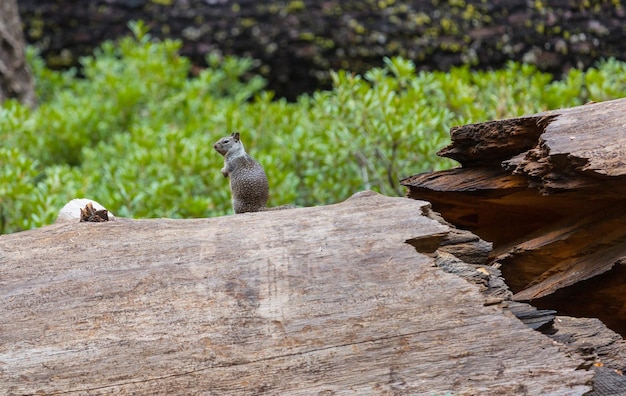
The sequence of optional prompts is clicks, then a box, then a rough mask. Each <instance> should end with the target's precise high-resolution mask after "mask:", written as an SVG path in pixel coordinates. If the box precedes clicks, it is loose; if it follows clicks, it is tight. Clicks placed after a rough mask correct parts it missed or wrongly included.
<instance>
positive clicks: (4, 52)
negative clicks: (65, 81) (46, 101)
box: [0, 0, 35, 106]
mask: <svg viewBox="0 0 626 396" xmlns="http://www.w3.org/2000/svg"><path fill="white" fill-rule="evenodd" d="M24 46H25V41H24V35H23V34H22V25H21V22H20V15H19V13H18V10H17V3H16V0H2V1H1V2H0V103H2V102H4V100H5V99H8V98H17V99H18V100H20V101H21V102H22V103H25V104H27V105H29V106H33V105H34V104H35V88H34V84H33V78H32V75H31V73H30V69H29V67H28V64H27V63H26V59H25V57H24Z"/></svg>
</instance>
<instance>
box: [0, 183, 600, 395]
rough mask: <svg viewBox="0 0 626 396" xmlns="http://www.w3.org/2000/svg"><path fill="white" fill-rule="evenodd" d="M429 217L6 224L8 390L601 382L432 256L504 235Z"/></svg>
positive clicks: (321, 213)
mask: <svg viewBox="0 0 626 396" xmlns="http://www.w3.org/2000/svg"><path fill="white" fill-rule="evenodd" d="M429 212H430V209H429V205H428V204H427V203H426V202H423V201H415V200H410V199H406V198H386V197H382V196H379V195H376V194H374V193H361V194H358V195H356V196H355V197H353V198H351V199H349V200H348V201H346V202H344V203H341V204H337V205H331V206H325V207H316V208H300V209H293V210H284V211H276V212H267V213H266V212H260V213H247V214H242V215H234V216H225V217H220V218H213V219H196V220H165V219H160V220H126V221H116V222H105V223H65V224H56V225H53V226H48V227H44V228H42V229H38V230H33V231H28V232H23V233H18V234H12V235H2V236H0V298H1V299H2V300H1V303H0V318H2V323H1V324H0V326H1V341H2V344H1V346H0V362H1V363H0V389H3V390H4V391H5V392H7V393H8V394H35V393H41V394H58V393H63V394H70V395H71V394H76V395H78V394H81V395H82V394H197V393H203V394H220V395H221V394H249V395H257V394H289V395H311V394H328V395H330V394H346V393H350V394H381V393H390V394H428V395H432V394H445V393H451V394H455V395H477V394H551V395H578V394H583V393H585V392H586V391H588V390H589V389H590V387H589V386H588V384H589V381H590V380H591V377H592V376H593V373H592V372H591V371H586V370H579V369H577V367H579V365H580V363H581V361H580V360H577V359H574V358H573V357H571V356H570V355H568V354H566V353H564V351H562V350H561V349H560V348H561V347H560V346H558V345H557V344H555V343H554V342H553V341H552V340H550V339H548V338H547V337H545V336H544V335H542V334H540V333H538V332H536V331H533V330H531V329H530V328H529V327H527V326H525V325H524V324H522V323H521V322H520V321H519V320H517V319H516V318H515V317H514V316H513V315H511V314H509V313H507V312H506V311H503V308H502V307H501V306H500V305H498V304H494V302H493V301H489V300H487V299H486V298H485V296H483V295H482V294H481V293H480V292H479V291H478V287H477V286H475V285H473V284H471V283H468V282H466V281H465V280H463V279H462V278H460V277H458V276H456V275H453V274H449V273H445V272H443V271H442V270H441V269H440V268H437V267H436V266H435V265H434V264H435V261H436V260H437V259H438V258H437V257H438V255H439V249H437V246H438V244H439V243H442V244H443V243H446V244H447V245H446V246H445V247H446V249H447V250H445V256H446V257H448V258H449V257H451V253H450V252H454V251H458V252H460V253H459V254H461V253H462V254H463V255H465V257H468V258H469V259H471V260H478V259H477V258H480V257H483V260H484V259H485V258H486V254H487V251H485V246H488V245H486V244H484V243H483V244H480V243H475V240H476V238H474V241H473V242H472V243H468V240H469V239H467V238H466V239H465V240H464V241H462V240H461V238H460V237H458V235H457V236H456V237H448V234H449V233H451V232H452V229H451V228H450V227H449V226H448V225H445V224H442V223H440V222H438V221H436V220H434V219H433V218H430V217H428V216H426V215H425V214H428V213H429ZM444 240H445V242H443V241H444ZM84 241H89V246H88V249H89V250H90V251H92V252H93V253H94V254H85V250H84V249H85V244H84ZM407 241H408V242H411V243H412V245H411V244H409V243H407ZM454 245H456V246H454ZM416 249H417V250H416ZM442 249H443V247H442ZM472 249H474V251H472ZM418 250H419V251H418ZM442 254H443V253H442ZM496 303H497V301H496Z"/></svg>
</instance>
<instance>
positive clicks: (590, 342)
mask: <svg viewBox="0 0 626 396" xmlns="http://www.w3.org/2000/svg"><path fill="white" fill-rule="evenodd" d="M424 214H425V215H426V216H428V217H430V218H432V219H434V220H437V221H439V222H442V224H446V225H449V226H450V227H451V231H450V233H448V235H447V236H446V237H444V238H443V239H442V243H441V248H440V249H439V251H438V252H437V253H436V254H435V255H434V258H435V264H436V265H437V267H439V268H441V269H442V270H443V271H445V272H448V273H452V274H455V275H457V276H459V277H461V278H463V279H464V280H465V281H467V282H469V283H471V284H474V285H476V286H477V287H478V288H479V290H480V292H481V293H482V294H483V295H484V296H485V303H484V304H485V305H498V306H499V307H500V308H501V309H503V310H504V311H505V312H509V313H510V314H511V315H513V316H515V317H516V318H518V319H519V320H520V321H521V322H523V323H524V324H525V325H527V326H528V327H530V328H532V329H533V330H537V331H539V332H541V333H542V334H544V335H545V336H547V337H549V338H551V339H552V340H554V341H555V342H557V343H558V344H559V345H561V346H562V347H563V348H564V349H565V350H567V351H568V352H569V353H570V354H571V355H572V356H577V357H578V358H579V359H580V360H581V361H582V362H583V363H581V365H580V366H579V369H581V370H593V371H594V372H595V375H594V378H593V380H592V386H593V389H594V391H597V392H599V393H598V394H603V393H602V392H603V391H604V390H615V389H624V388H622V387H624V386H626V376H624V375H623V373H625V372H626V340H624V339H623V338H622V337H621V336H620V335H619V334H617V333H615V332H614V331H612V330H610V329H609V328H608V327H606V325H605V324H604V323H602V321H600V320H599V319H595V318H594V319H591V318H571V317H567V316H558V315H557V311H555V310H551V309H537V308H536V307H534V306H532V305H531V304H530V303H528V302H523V301H517V300H516V298H515V295H513V293H512V292H511V291H510V290H509V287H508V285H507V284H506V281H505V279H504V278H503V277H502V273H501V272H500V270H499V269H498V268H497V267H498V265H495V266H494V265H487V264H486V262H487V260H485V261H480V259H479V260H478V262H475V263H472V264H470V263H468V262H464V261H462V260H460V259H459V258H458V257H456V256H455V254H459V252H458V250H459V247H460V245H458V244H452V243H450V244H449V245H448V246H451V247H453V248H452V250H451V251H445V250H446V249H445V246H446V241H447V242H450V241H451V240H454V239H456V240H458V239H459V238H460V239H461V240H462V239H463V238H466V239H467V241H475V239H474V238H477V239H478V240H480V241H481V242H482V243H489V242H485V241H482V240H481V239H480V238H478V237H477V236H476V235H474V234H472V233H471V232H469V231H464V230H460V229H457V228H455V227H454V225H452V224H449V223H448V222H446V221H445V219H444V218H443V217H442V216H441V215H440V214H439V213H437V212H435V211H433V210H432V208H431V207H430V206H428V207H426V208H425V209H424ZM573 323H582V324H583V325H580V326H577V325H575V324H573ZM588 323H591V324H592V325H593V326H592V327H593V329H591V330H589V327H590V325H589V324H588ZM566 324H567V325H566ZM597 335H598V336H597ZM607 394H616V393H607Z"/></svg>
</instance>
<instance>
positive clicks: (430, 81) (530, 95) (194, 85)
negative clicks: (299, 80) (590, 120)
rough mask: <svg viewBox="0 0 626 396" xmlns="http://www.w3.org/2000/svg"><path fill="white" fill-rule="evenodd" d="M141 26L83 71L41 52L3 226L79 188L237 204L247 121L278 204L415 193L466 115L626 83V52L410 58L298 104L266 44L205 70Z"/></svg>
mask: <svg viewBox="0 0 626 396" xmlns="http://www.w3.org/2000/svg"><path fill="white" fill-rule="evenodd" d="M131 30H132V31H133V33H134V37H128V38H124V39H122V40H120V41H119V42H117V43H111V42H108V43H105V44H103V45H102V46H101V48H100V49H99V50H98V51H97V52H96V53H95V54H94V55H93V56H90V57H85V58H84V59H82V60H81V70H80V73H79V72H78V71H77V70H69V71H64V72H57V71H51V70H48V69H47V68H46V67H45V65H44V64H43V62H42V61H41V59H39V58H38V57H37V56H36V54H35V53H34V52H33V51H32V50H31V51H29V57H30V62H31V65H32V67H33V70H34V74H35V78H36V82H37V92H38V97H39V102H40V105H39V107H38V108H37V109H34V110H31V109H28V108H26V107H24V106H22V105H20V104H19V103H17V102H15V101H6V102H5V103H4V104H3V106H2V107H0V138H1V139H2V141H3V142H4V143H3V144H4V146H3V148H2V149H0V172H1V173H0V183H1V184H0V232H14V231H18V230H23V229H28V228H32V227H37V226H41V225H43V224H48V223H50V222H52V221H54V218H55V216H56V213H57V212H58V210H59V208H60V207H61V206H62V205H63V204H64V203H65V202H67V201H68V200H69V199H71V198H74V197H90V198H93V199H95V200H97V201H99V202H100V203H102V204H104V205H105V206H107V207H108V208H109V209H110V210H111V211H113V212H114V213H115V214H116V215H120V216H129V217H173V218H186V217H210V216H216V215H222V214H226V213H232V209H231V207H230V193H229V190H228V180H227V179H224V177H223V176H222V175H221V173H220V171H219V170H220V168H221V167H222V157H221V156H220V155H219V154H217V153H216V152H215V151H214V150H213V148H212V145H213V143H214V142H215V141H216V140H218V139H219V138H220V137H222V136H224V135H227V134H230V133H231V132H232V131H235V130H238V131H240V132H241V134H242V139H243V141H244V144H245V145H246V148H247V150H248V152H249V153H251V154H252V155H253V156H254V157H255V158H256V159H257V160H258V161H259V162H260V163H261V164H263V165H264V167H265V169H266V172H267V174H268V177H269V179H270V188H271V197H270V206H274V205H280V204H285V203H295V204H298V205H302V206H311V205H321V204H327V203H332V202H337V201H341V200H344V199H346V198H347V197H349V196H350V195H352V194H353V193H355V192H357V191H360V190H364V189H373V190H376V191H379V192H381V193H383V194H388V195H402V194H403V193H404V191H403V189H402V188H401V187H400V186H399V184H398V180H399V179H400V178H402V177H405V176H409V175H412V174H415V173H420V172H426V171H432V170H439V169H444V168H449V167H452V166H454V163H453V161H450V160H447V159H443V158H439V157H437V156H436V155H435V153H436V152H437V150H439V149H440V148H442V147H443V146H445V145H446V144H447V143H449V134H448V131H449V129H450V127H452V126H454V125H460V124H466V123H470V122H480V121H487V120H490V119H496V118H504V117H511V116H518V115H522V114H531V113H535V112H539V111H543V110H546V109H550V108H557V107H567V106H573V105H578V104H582V103H585V102H587V101H589V100H606V99H611V98H616V97H620V96H625V93H626V66H625V65H626V64H624V63H621V62H617V61H615V60H608V61H605V62H601V63H599V64H598V66H597V68H594V69H590V70H588V71H586V72H585V71H580V70H572V71H571V72H570V73H569V74H567V75H566V76H563V79H561V80H558V81H553V80H552V77H551V76H550V75H548V74H545V73H540V72H538V71H537V70H536V69H535V68H534V67H532V66H528V65H521V64H516V63H510V64H508V65H507V66H506V67H505V68H504V69H503V70H498V71H489V72H487V71H483V72H477V71H471V70H470V69H469V68H467V67H461V68H455V69H452V70H451V71H450V72H449V73H443V72H419V73H418V72H416V70H415V65H414V64H413V63H412V62H410V61H407V60H404V59H400V58H394V59H386V60H385V66H384V67H382V68H376V69H372V70H370V71H369V72H367V73H365V74H364V75H354V74H352V73H349V72H347V71H337V72H335V73H333V74H332V76H333V89H332V90H330V91H320V92H315V93H313V94H311V95H303V96H301V97H300V98H299V99H298V100H297V101H296V102H294V103H290V102H287V101H285V100H284V99H276V98H274V97H273V95H272V93H271V92H268V91H264V90H263V88H264V86H265V81H264V80H263V79H262V78H261V77H259V76H257V75H254V74H253V73H252V72H251V70H252V67H253V66H254V62H253V61H252V60H251V59H245V58H244V59H237V58H220V57H218V56H216V55H209V56H208V58H207V62H208V64H209V67H207V68H206V69H205V70H202V71H201V72H200V73H198V75H197V76H195V77H189V76H190V73H191V68H190V62H189V60H188V59H186V58H184V57H182V56H180V55H179V54H178V50H179V48H180V43H179V42H178V41H171V40H166V41H154V40H152V39H151V38H150V37H149V35H148V34H147V32H146V29H145V27H144V25H143V24H141V23H135V24H133V25H132V26H131ZM78 75H81V76H82V77H80V78H79V77H77V76H78Z"/></svg>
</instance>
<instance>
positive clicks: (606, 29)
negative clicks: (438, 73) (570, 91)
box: [20, 0, 626, 98]
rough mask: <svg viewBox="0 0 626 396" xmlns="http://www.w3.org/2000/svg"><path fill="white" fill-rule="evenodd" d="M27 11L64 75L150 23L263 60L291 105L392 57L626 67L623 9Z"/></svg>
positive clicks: (447, 63) (433, 4)
mask: <svg viewBox="0 0 626 396" xmlns="http://www.w3.org/2000/svg"><path fill="white" fill-rule="evenodd" d="M20 10H21V12H22V18H23V20H24V21H25V25H26V32H27V39H28V41H29V42H30V43H32V44H35V45H37V46H38V47H40V48H41V49H42V50H43V54H44V56H45V58H46V60H47V61H48V64H49V65H51V66H53V67H59V66H69V65H75V64H77V60H78V58H79V57H80V56H83V55H89V54H91V53H92V52H93V49H94V47H96V46H98V45H99V44H100V43H101V42H102V41H103V40H106V39H115V38H117V37H119V36H120V35H123V34H128V29H127V28H126V25H127V23H128V21H130V20H137V19H143V20H145V21H146V22H147V23H148V25H149V26H151V27H152V34H153V35H155V36H157V37H173V38H180V39H182V40H183V42H184V45H183V49H182V53H183V54H184V55H187V56H190V57H191V58H192V60H193V61H194V62H195V63H196V64H203V63H204V57H205V55H206V54H207V52H209V51H220V52H222V53H224V54H234V55H239V56H242V55H245V56H251V57H253V58H255V59H257V60H259V62H260V65H259V68H258V71H259V72H260V73H262V74H264V75H265V76H266V77H267V78H268V79H269V88H270V89H272V90H274V91H276V92H277V93H278V94H279V95H281V96H286V97H288V98H294V97H295V96H296V95H297V94H299V93H301V92H310V91H312V90H314V89H316V88H325V87H328V86H329V84H330V79H329V73H328V71H329V70H330V69H348V70H351V71H353V72H357V73H364V72H365V71H367V70H369V69H370V68H372V67H374V66H380V65H381V64H382V60H383V57H385V56H388V57H390V56H402V57H404V58H407V59H411V60H413V61H415V63H416V64H417V66H418V68H419V69H420V70H424V69H428V70H432V69H437V70H447V69H449V68H450V67H451V66H454V65H463V64H469V65H472V66H474V67H477V68H499V67H501V66H502V65H504V64H505V63H506V62H507V61H509V60H516V61H524V62H527V63H531V64H535V65H537V66H538V67H539V69H541V70H545V71H548V72H552V73H555V74H557V76H558V75H560V74H561V73H562V72H563V71H565V70H567V69H569V68H571V67H588V66H590V65H592V64H593V62H594V61H595V60H597V59H600V58H603V57H604V58H607V57H616V58H618V59H622V60H624V59H626V57H625V54H626V30H624V29H623V26H624V25H626V12H625V9H624V6H623V4H616V2H611V1H588V2H575V1H561V0H559V1H557V0H551V1H528V0H507V1H502V0H490V1H487V2H485V1H483V0H467V1H455V2H453V1H431V0H418V1H363V0H348V1H346V0H342V1H337V0H329V1H317V0H298V1H275V0H274V1H264V2H258V1H251V0H241V1H237V2H234V1H228V0H223V1H217V0H215V1H204V0H186V1H172V0H163V1H148V0H108V1H104V2H103V1H97V2H93V1H92V2H87V3H83V2H75V1H73V0H52V1H51V0H21V1H20Z"/></svg>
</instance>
